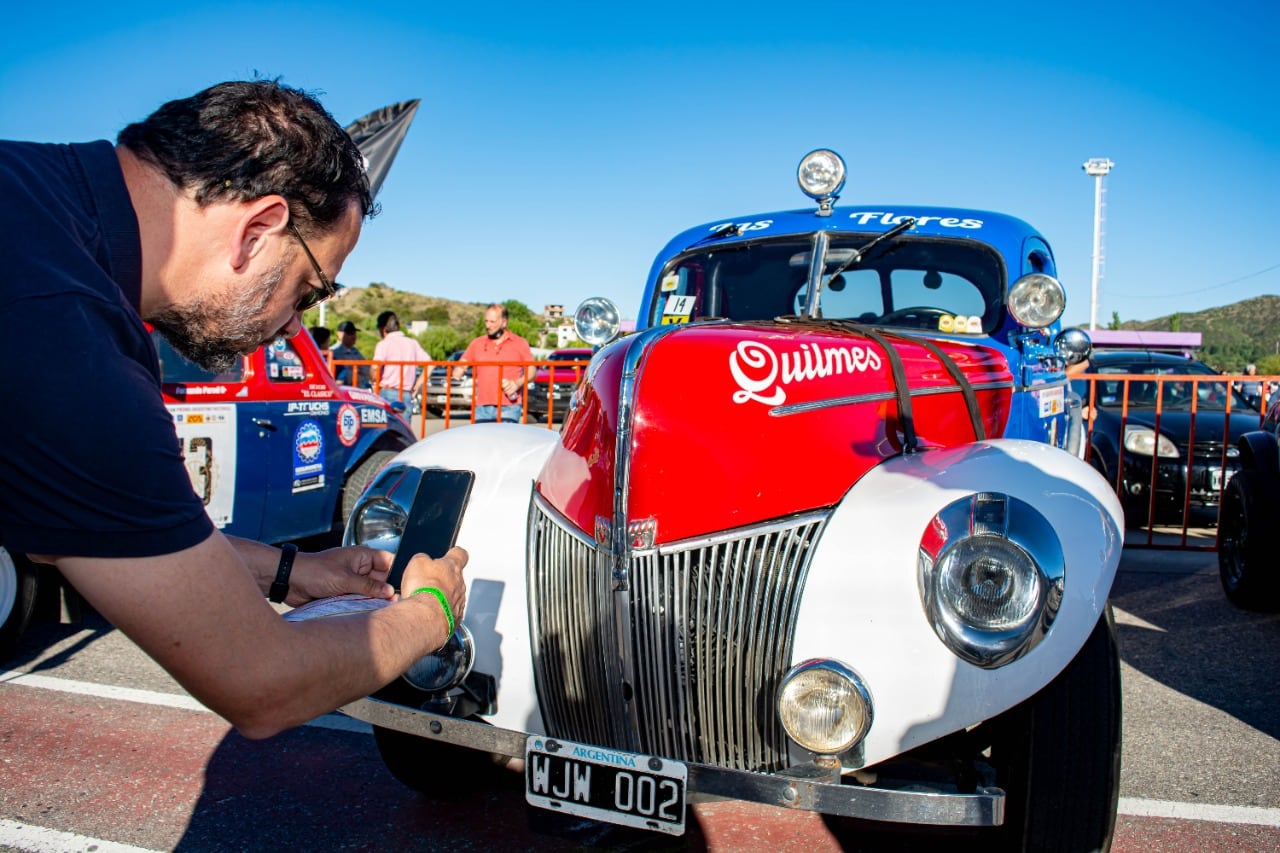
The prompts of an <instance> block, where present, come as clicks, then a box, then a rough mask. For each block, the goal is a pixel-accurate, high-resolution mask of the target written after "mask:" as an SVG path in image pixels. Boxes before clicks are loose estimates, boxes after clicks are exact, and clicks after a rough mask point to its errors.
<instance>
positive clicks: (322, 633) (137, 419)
mask: <svg viewBox="0 0 1280 853" xmlns="http://www.w3.org/2000/svg"><path fill="white" fill-rule="evenodd" d="M0 199H4V203H3V204H0V252H2V253H3V256H4V258H5V265H4V268H3V270H0V316H3V317H4V318H5V320H6V322H7V323H8V324H10V326H12V327H16V331H14V332H12V333H11V337H10V342H11V344H12V347H11V348H10V350H9V353H10V356H9V360H8V361H7V363H6V366H7V368H8V369H7V370H4V371H0V393H3V395H4V396H5V397H6V398H7V399H11V400H16V399H22V400H23V401H24V402H25V403H29V404H30V405H31V406H32V407H35V408H37V409H39V410H40V411H45V412H50V413H52V414H53V416H52V417H49V418H44V419H42V420H41V421H40V423H39V425H38V427H37V426H35V425H33V422H32V421H30V420H29V419H23V418H6V419H0V538H2V540H3V542H4V545H5V547H6V548H7V549H8V550H9V551H10V552H11V553H19V554H26V555H27V556H28V557H29V558H30V559H32V560H34V561H36V562H37V563H45V564H49V565H51V566H53V567H55V568H56V569H57V570H58V571H59V572H60V573H61V575H62V577H63V578H65V579H66V580H67V581H69V582H70V583H71V584H72V585H73V586H74V587H75V588H76V590H77V591H78V592H79V593H80V594H81V595H82V596H84V598H85V599H86V600H87V601H88V602H89V603H90V604H91V605H93V607H94V609H95V610H97V611H98V612H99V613H101V614H102V615H103V616H104V617H106V618H107V619H108V620H109V621H110V622H111V623H112V624H113V625H115V627H117V628H118V629H120V630H121V631H122V632H123V633H124V634H125V635H126V636H127V637H129V639H131V640H132V641H133V642H134V643H136V644H137V645H138V646H139V647H141V648H142V649H143V651H145V652H146V653H147V654H148V655H150V656H151V657H152V658H153V659H154V660H155V661H156V662H157V663H159V664H160V665H161V666H162V667H164V669H165V670H167V671H168V672H169V674H170V675H172V676H173V677H174V678H175V679H176V680H177V681H178V683H179V684H181V685H182V687H183V688H185V689H186V690H187V691H188V692H189V693H190V694H191V695H192V696H194V697H195V698H196V699H198V700H199V701H200V702H202V703H204V704H205V705H206V706H208V707H209V708H210V709H212V710H213V711H215V712H217V713H218V714H220V715H222V716H223V717H224V718H225V719H227V720H228V721H229V722H230V723H231V724H232V725H233V726H235V727H236V729H238V730H239V731H240V733H241V734H243V735H244V736H246V737H250V738H263V737H268V736H270V735H273V734H275V733H277V732H279V731H281V730H283V729H285V728H288V727H291V726H296V725H300V724H302V723H304V722H306V721H308V720H311V719H314V718H315V717H317V716H319V715H321V714H325V713H327V712H329V711H332V710H334V709H336V708H338V707H340V706H342V705H344V704H347V703H349V702H352V701H354V700H356V699H359V698H362V697H364V696H367V695H369V694H370V693H373V692H374V691H376V690H378V689H380V688H381V687H382V686H383V685H386V684H388V683H390V682H391V681H392V680H394V679H395V678H396V677H397V676H399V675H400V674H401V673H403V672H404V671H405V670H407V669H408V668H409V666H410V665H411V664H413V663H414V662H415V661H417V660H419V659H421V658H422V657H423V656H424V655H427V654H429V653H431V652H433V651H435V650H436V649H439V648H440V647H441V646H442V645H444V643H445V642H446V641H447V640H448V638H449V625H450V624H451V623H453V621H454V620H455V619H457V620H458V621H461V619H462V614H463V607H464V605H465V602H466V586H465V583H464V582H463V578H462V568H463V566H464V565H465V564H466V559H467V555H466V552H465V551H463V550H461V549H454V550H451V551H450V552H449V553H448V554H446V555H445V557H444V558H443V559H440V560H431V559H428V558H427V557H426V556H424V555H417V556H415V557H414V558H413V559H412V560H411V561H410V563H409V565H408V568H407V569H406V571H405V573H404V579H403V586H402V592H401V594H400V598H399V600H398V601H393V602H392V603H390V604H388V605H386V606H384V607H381V608H379V609H376V610H372V611H368V612H366V613H360V614H352V615H348V616H346V617H344V618H341V619H315V620H311V621H307V622H297V623H294V622H289V621H287V620H285V619H284V618H283V617H282V616H281V614H280V613H279V612H277V611H276V610H275V609H274V608H273V607H272V606H271V604H269V603H268V600H267V597H268V596H269V597H270V600H271V601H273V602H281V603H284V604H286V605H290V606H295V607H296V606H297V605H300V604H303V603H305V602H307V601H311V600H313V599H317V598H324V597H329V596H335V595H340V594H344V593H357V594H360V595H364V596H370V597H374V598H379V599H386V600H391V599H393V598H394V594H395V591H394V590H393V589H392V588H391V587H390V586H389V585H388V584H387V582H386V579H387V576H388V573H389V571H390V568H391V555H390V554H389V553H386V552H384V551H379V550H375V549H372V548H365V547H344V548H333V549H330V550H327V551H321V552H319V553H315V554H308V553H299V552H298V550H297V548H296V547H295V546H294V545H292V544H286V545H285V546H283V547H280V548H276V547H272V546H269V545H263V544H259V543H256V542H250V541H248V540H243V539H236V538H233V537H229V536H226V535H224V534H223V533H222V532H221V531H220V530H218V529H217V528H216V527H215V526H214V525H213V522H212V521H211V520H210V519H209V515H208V513H207V512H206V511H205V506H204V504H203V503H202V502H201V499H200V497H199V496H198V495H196V493H195V491H194V490H193V489H192V485H191V478H190V477H189V475H188V473H187V469H186V464H185V462H184V460H183V456H182V452H181V450H180V449H179V442H178V440H177V436H176V434H175V432H174V426H173V415H172V414H171V413H170V412H169V411H168V409H166V408H165V403H164V398H163V397H162V396H161V388H160V370H159V365H158V364H157V361H156V350H155V346H154V345H153V344H152V341H151V337H150V333H149V331H148V328H147V325H145V324H147V323H149V324H151V326H152V327H153V328H155V329H156V330H157V331H158V332H159V333H160V334H162V335H163V336H164V337H165V338H166V339H167V340H168V341H169V343H170V344H171V345H172V346H173V347H174V348H175V349H177V350H178V351H179V352H180V353H182V355H184V356H185V357H186V358H187V359H188V360H190V361H192V362H194V363H196V364H198V365H200V366H201V367H204V368H205V369H206V370H210V371H212V372H218V371H221V370H225V369H226V368H227V367H229V366H230V365H232V364H235V363H236V362H237V361H238V360H240V359H241V358H242V357H243V356H244V355H246V354H248V353H251V352H253V351H254V350H256V349H257V348H258V347H260V346H263V345H264V344H266V343H269V342H271V341H274V340H275V339H276V338H277V337H278V336H281V335H283V336H285V337H292V336H294V335H297V334H298V333H299V332H300V331H301V330H302V313H303V312H304V311H306V310H307V309H308V308H311V307H313V306H315V305H318V304H320V303H321V302H323V301H324V300H326V299H328V298H330V297H331V296H333V295H334V294H335V293H336V292H337V290H338V287H337V286H336V285H335V284H334V283H333V282H334V281H335V280H336V279H337V277H338V271H339V269H341V267H342V263H343V261H344V260H346V258H347V256H348V255H349V254H350V253H351V250H352V249H353V248H354V247H355V244H356V241H357V240H358V239H359V237H360V230H361V226H362V223H363V220H364V219H365V217H368V216H371V215H373V213H374V212H375V207H374V205H373V198H372V195H371V193H370V190H369V182H368V177H367V175H366V174H365V171H364V167H363V165H362V158H361V154H360V151H359V150H358V149H357V148H356V146H355V143H353V142H352V141H351V138H350V137H349V136H348V135H347V134H346V132H345V131H344V130H343V129H342V126H341V125H339V124H338V123H337V122H335V121H334V119H333V117H332V116H330V115H329V113H328V112H326V111H325V109H324V107H322V106H321V105H320V103H319V102H318V101H316V100H315V98H314V97H312V96H311V95H309V94H307V93H306V92H303V91H301V90H298V89H294V88H291V87H287V86H284V85H282V84H280V83H279V82H277V81H271V80H266V81H263V80H258V81H249V82H229V83H221V84H218V85H215V86H212V87H210V88H208V89H205V90H204V91H202V92H199V93H197V94H195V95H193V96H191V97H188V98H182V99H180V100H176V101H170V102H168V103H166V104H163V105H162V106H160V108H159V109H157V110H156V111H155V112H154V113H152V114H151V115H150V116H149V117H148V118H146V119H145V120H143V121H141V122H137V123H135V124H131V125H129V126H128V127H126V128H125V129H124V130H122V131H121V132H120V134H119V136H118V137H117V141H116V145H114V146H113V145H112V144H111V143H110V142H108V141H105V140H102V141H97V142H90V143H83V144H71V145H62V144H46V143H34V142H10V141H3V140H0ZM49 317H57V318H58V325H59V334H58V335H50V334H48V319H49ZM69 340H73V341H75V342H76V344H75V346H67V341H69ZM86 365H92V367H93V381H92V382H83V381H80V380H81V378H82V377H83V376H84V371H85V366H86ZM37 373H38V374H39V375H40V376H41V377H44V378H45V379H53V380H55V381H51V382H43V383H37V384H35V385H30V383H29V382H28V380H27V377H29V376H32V375H36V374H37ZM69 384H75V386H76V393H75V394H74V395H73V396H68V395H67V394H66V393H65V387H66V386H68V385H69ZM78 411H99V412H106V411H110V412H111V413H112V416H111V429H108V430H98V431H96V432H95V434H94V439H93V441H85V440H84V437H85V436H84V424H83V422H82V421H81V419H78V418H76V417H74V416H73V412H78ZM438 595H439V597H437V596H438ZM451 612H452V615H451Z"/></svg>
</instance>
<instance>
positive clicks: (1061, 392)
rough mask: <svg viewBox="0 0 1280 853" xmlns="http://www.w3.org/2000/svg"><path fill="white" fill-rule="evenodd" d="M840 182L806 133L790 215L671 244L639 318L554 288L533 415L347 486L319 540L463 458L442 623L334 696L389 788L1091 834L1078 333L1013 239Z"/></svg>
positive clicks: (363, 533)
mask: <svg viewBox="0 0 1280 853" xmlns="http://www.w3.org/2000/svg"><path fill="white" fill-rule="evenodd" d="M844 170H845V167H844V163H843V161H842V160H841V159H840V158H839V156H838V155H836V154H835V153H834V152H831V151H828V150H818V151H814V152H812V153H810V154H809V155H807V156H806V157H805V159H804V160H803V161H802V163H801V165H800V168H799V172H798V177H799V182H800V185H801V188H802V189H803V190H804V191H805V193H806V194H807V195H809V196H810V198H812V199H813V200H814V202H815V204H814V206H812V207H810V208H808V209H803V210H791V211H782V212H773V213H764V214H758V215H751V216H743V217H734V218H732V219H724V220H722V221H718V222H713V223H709V224H706V225H701V226H698V227H696V228H692V229H689V230H687V231H684V232H683V233H681V234H679V235H677V236H676V237H675V238H674V239H672V240H671V242H670V243H669V244H668V245H667V246H666V247H665V248H664V249H663V250H662V251H661V252H660V253H659V254H658V256H657V259H656V260H655V261H654V264H653V268H652V270H651V272H650V274H649V276H648V280H647V282H646V285H645V289H644V295H643V297H642V299H641V302H640V306H639V313H638V316H637V323H636V331H635V333H634V334H630V335H627V336H623V337H617V331H618V327H619V322H618V321H619V314H618V312H617V309H616V307H614V306H613V305H612V304H610V303H609V302H607V301H606V300H601V299H591V300H587V301H586V302H585V303H583V305H582V306H581V307H580V308H579V310H578V312H577V317H576V319H577V326H578V333H579V336H580V337H581V339H582V340H584V341H586V342H587V343H590V344H593V345H596V346H598V350H597V351H596V353H595V355H594V356H593V358H592V361H591V363H590V366H589V367H588V369H587V375H586V378H585V380H584V381H583V382H582V383H581V385H580V386H579V387H578V388H577V390H576V391H575V392H574V395H573V398H572V400H571V402H570V409H569V412H568V414H567V417H566V420H565V423H564V426H563V430H562V431H561V432H559V433H557V432H554V431H550V430H547V429H545V428H537V427H528V426H521V425H476V426H468V427H464V428H461V429H454V430H448V431H445V432H443V433H440V434H438V435H435V436H432V437H429V438H426V439H425V440H423V441H420V442H419V443H417V444H415V445H414V446H413V447H412V448H409V449H408V450H406V451H404V452H403V453H401V454H400V455H399V456H398V457H396V458H395V459H394V460H393V461H392V462H391V463H390V464H389V465H388V466H387V467H386V468H385V469H383V471H382V472H381V473H380V474H379V475H378V476H377V477H376V478H375V480H374V481H373V483H371V485H370V488H369V489H368V490H367V491H366V492H365V493H364V495H363V496H362V497H361V499H360V501H359V503H358V505H357V506H356V508H355V511H354V512H353V513H352V516H351V519H350V521H349V523H348V526H347V530H346V537H345V540H346V541H347V542H348V543H366V544H371V545H374V546H377V547H382V548H386V549H388V550H394V549H395V548H396V547H397V545H398V541H399V537H400V534H401V532H402V531H403V530H404V526H405V523H406V521H407V519H408V516H409V511H410V507H411V505H412V504H413V498H414V495H415V492H417V491H418V485H419V481H422V482H423V483H424V484H425V483H426V480H425V479H424V476H425V475H424V472H425V471H429V470H431V469H445V470H467V471H472V472H474V474H475V482H474V490H473V492H472V493H471V498H470V502H469V505H468V506H467V508H466V512H465V516H464V518H463V521H462V524H461V529H460V533H459V537H458V543H459V544H460V545H462V546H463V547H465V548H466V549H467V550H468V551H469V553H470V563H469V565H468V567H467V570H466V574H467V578H468V580H469V593H468V600H467V609H466V616H465V619H464V620H463V622H462V624H461V627H459V629H458V631H457V632H456V633H455V635H454V637H453V640H452V641H451V642H450V643H449V644H448V645H447V646H446V647H445V648H444V649H443V650H441V652H440V653H438V654H437V655H434V656H432V657H431V658H428V659H427V660H425V661H423V662H421V663H420V664H419V665H418V666H416V667H415V669H414V670H413V671H412V672H411V673H410V677H406V678H402V679H400V680H397V681H396V682H394V683H393V684H391V685H389V686H388V687H387V688H386V689H384V690H383V691H381V692H379V693H378V694H375V695H374V696H373V697H369V698H366V699H363V700H360V701H357V702H355V703H353V704H351V705H349V706H347V707H346V708H345V709H344V710H345V712H346V713H348V714H350V715H351V716H353V717H357V718H359V719H362V720H365V721H367V722H369V723H371V724H372V725H373V727H374V733H375V739H376V742H377V745H378V748H379V750H380V752H381V755H382V757H383V759H384V761H385V762H386V764H387V766H388V767H389V768H390V770H391V771H392V772H393V773H394V774H395V775H396V776H397V777H398V778H399V779H400V780H401V781H403V782H404V783H406V784H408V785H410V786H413V787H415V788H419V789H421V790H426V791H441V790H456V789H457V788H459V787H463V786H465V785H466V784H468V783H473V784H474V783H477V782H478V781H480V780H483V779H485V778H486V773H487V772H489V771H487V770H486V768H487V767H490V766H491V765H492V763H493V762H502V761H506V760H507V759H515V760H514V761H510V762H509V764H510V765H511V767H520V766H521V763H522V765H523V772H524V773H525V785H526V795H527V800H528V802H529V803H530V804H532V805H533V806H535V807H540V808H547V809H551V810H555V811H558V812H560V813H562V814H571V815H576V816H582V817H588V818H592V819H595V820H599V821H605V822H609V823H615V824H623V825H628V826H635V827H642V828H646V829H650V830H654V831H658V832H666V833H673V834H678V833H681V832H683V831H684V828H685V825H686V814H687V806H688V804H689V803H690V802H696V801H697V799H698V798H700V797H704V796H707V795H714V796H720V797H733V798H739V799H744V800H752V801H758V802H762V803H769V804H773V805H776V806H783V807H788V808H795V809H805V810H811V811H816V812H820V813H823V814H824V815H829V816H830V819H831V821H832V822H833V823H835V824H839V825H841V826H842V827H843V828H844V830H845V831H850V832H853V833H854V834H855V835H856V833H858V832H860V831H863V830H866V831H870V830H876V831H881V830H884V829H886V828H895V829H898V830H901V831H904V832H927V833H931V835H930V837H931V839H932V841H933V843H935V844H942V843H946V840H947V839H949V838H953V837H954V838H956V839H957V840H958V839H959V838H961V837H963V838H965V839H975V838H976V840H977V841H978V842H979V843H981V844H983V846H984V847H987V846H989V847H991V848H994V849H1013V850H1096V849H1105V848H1106V847H1107V845H1108V844H1109V843H1110V837H1111V834H1112V831H1113V828H1114V822H1115V811H1116V803H1117V790H1118V784H1119V760H1120V713H1121V708H1120V701H1121V699H1120V682H1119V663H1118V655H1117V648H1116V640H1115V633H1114V627H1113V622H1112V618H1111V615H1110V612H1109V609H1108V604H1107V599H1108V594H1109V591H1110V589H1111V584H1112V580H1113V578H1114V576H1115V572H1116V567H1117V564H1118V561H1119V558H1120V552H1121V545H1122V538H1123V537H1122V531H1123V525H1122V516H1121V509H1120V506H1119V504H1118V502H1117V500H1116V497H1115V495H1114V494H1113V493H1112V492H1111V490H1110V488H1109V487H1108V484H1107V483H1106V482H1104V481H1103V479H1102V478H1101V477H1099V476H1098V475H1097V473H1096V472H1094V471H1093V470H1092V469H1091V468H1090V467H1089V466H1088V465H1087V464H1085V463H1084V462H1082V461H1081V459H1080V458H1079V455H1080V446H1081V430H1080V408H1079V400H1078V399H1077V398H1075V397H1074V396H1073V395H1072V394H1071V393H1070V391H1069V389H1068V387H1067V377H1066V370H1065V369H1066V367H1067V366H1068V365H1071V364H1076V363H1079V362H1080V361H1081V360H1083V359H1084V358H1086V357H1087V356H1088V353H1089V341H1088V337H1087V335H1085V334H1084V333H1083V332H1081V331H1079V330H1076V329H1066V330H1064V329H1062V327H1061V323H1060V317H1061V315H1062V311H1063V308H1064V305H1065V294H1064V290H1063V287H1062V285H1061V284H1060V283H1059V281H1058V280H1057V279H1056V277H1055V276H1056V270H1055V265H1054V258H1053V253H1052V251H1051V249H1050V247H1049V244H1048V242H1047V241H1046V240H1045V238H1044V237H1043V236H1041V235H1040V234H1039V233H1037V232H1036V231H1035V230H1034V229H1033V228H1032V227H1031V226H1029V225H1028V224H1026V223H1025V222H1022V221H1020V220H1018V219H1015V218H1013V217H1010V216H1006V215H1003V214H998V213H990V212H984V211H977V210H957V209H941V208H932V207H919V206H915V205H881V204H877V205H864V204H858V205H853V206H846V205H838V204H836V201H837V198H838V193H839V192H840V189H841V187H842V186H843V183H844ZM424 488H426V486H425V485H424ZM420 497H421V496H419V498H420ZM436 510H437V511H438V510H439V508H438V507H437V508H436ZM508 769H510V768H508ZM939 833H941V837H939V835H938V834H939Z"/></svg>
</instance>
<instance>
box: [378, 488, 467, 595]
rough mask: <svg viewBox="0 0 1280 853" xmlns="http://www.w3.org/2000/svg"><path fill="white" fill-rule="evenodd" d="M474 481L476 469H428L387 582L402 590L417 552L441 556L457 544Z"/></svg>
mask: <svg viewBox="0 0 1280 853" xmlns="http://www.w3.org/2000/svg"><path fill="white" fill-rule="evenodd" d="M475 481H476V475H475V472H474V471H450V470H444V469H441V468H428V469H426V470H425V471H423V472H422V478H421V479H420V480H418V490H417V491H416V492H414V495H413V504H412V505H411V507H410V509H409V520H408V521H407V522H406V523H405V527H404V534H403V535H402V536H401V537H400V547H399V548H398V549H397V550H396V556H395V559H394V560H393V561H392V563H391V574H390V575H388V576H387V583H389V584H391V585H392V586H393V587H395V588H396V589H397V590H399V589H400V580H401V578H403V577H404V569H405V566H407V565H409V560H411V559H412V558H413V557H414V555H415V554H426V555H427V556H428V557H431V558H433V559H434V558H439V557H443V556H444V555H445V553H446V552H448V550H449V549H450V548H452V547H453V546H454V543H455V542H457V541H458V528H460V527H461V526H462V514H463V513H464V512H466V509H467V501H468V500H470V498H471V486H472V485H473V484H474V483H475Z"/></svg>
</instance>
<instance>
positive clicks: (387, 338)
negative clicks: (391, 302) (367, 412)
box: [373, 311, 431, 409]
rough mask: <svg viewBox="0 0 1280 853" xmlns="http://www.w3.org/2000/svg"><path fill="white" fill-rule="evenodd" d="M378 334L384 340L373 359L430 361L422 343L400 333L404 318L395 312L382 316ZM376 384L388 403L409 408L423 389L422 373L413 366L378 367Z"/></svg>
mask: <svg viewBox="0 0 1280 853" xmlns="http://www.w3.org/2000/svg"><path fill="white" fill-rule="evenodd" d="M378 334H379V335H381V336H382V340H380V341H378V345H377V346H375V347H374V348H373V360H374V361H382V362H404V361H430V360H431V356H430V355H428V354H427V351H426V350H424V349H423V348H422V344H420V343H418V342H417V341H416V340H414V339H413V338H411V337H409V336H408V335H406V334H405V333H404V332H402V331H401V330H400V318H399V317H397V316H396V313H395V312H394V311H383V312H382V313H381V314H379V315H378ZM373 369H374V384H375V385H376V386H377V388H378V393H379V394H381V395H382V398H383V399H384V400H389V401H390V402H393V403H397V402H398V403H404V405H405V408H406V409H408V408H409V407H411V406H412V405H413V399H414V397H416V396H417V395H418V394H419V392H420V391H421V390H422V373H421V372H420V371H419V370H418V368H416V367H414V366H413V365H410V364H395V363H392V364H385V365H384V364H376V365H374V368H373Z"/></svg>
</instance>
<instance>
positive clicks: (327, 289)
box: [289, 220, 342, 314]
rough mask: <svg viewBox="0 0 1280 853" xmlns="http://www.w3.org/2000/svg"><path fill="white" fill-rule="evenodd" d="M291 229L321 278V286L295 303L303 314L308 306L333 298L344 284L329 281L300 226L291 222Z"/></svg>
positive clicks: (308, 292) (314, 288)
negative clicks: (303, 237)
mask: <svg viewBox="0 0 1280 853" xmlns="http://www.w3.org/2000/svg"><path fill="white" fill-rule="evenodd" d="M289 230H290V231H292V232H293V236H295V237H297V238H298V243H299V244H301V246H302V251H304V252H306V253H307V260H309V261H311V266H312V267H313V268H314V269H315V271H316V278H318V279H320V286H319V287H313V288H311V289H309V290H308V291H307V292H306V293H304V294H302V297H301V298H300V299H299V300H298V301H297V302H296V303H294V306H293V310H294V311H297V312H298V313H299V314H301V313H302V312H303V311H306V310H307V309H308V308H314V307H316V306H317V305H319V304H320V303H321V302H324V301H325V300H326V299H332V298H333V297H334V296H337V295H338V291H339V290H341V289H342V285H340V284H337V283H336V282H332V281H329V277H328V276H327V275H325V274H324V270H322V269H320V264H318V263H316V256H315V255H313V254H311V248H310V247H309V246H307V241H306V240H303V239H302V233H301V232H299V231H298V226H297V225H294V224H293V221H292V220H290V222H289Z"/></svg>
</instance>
